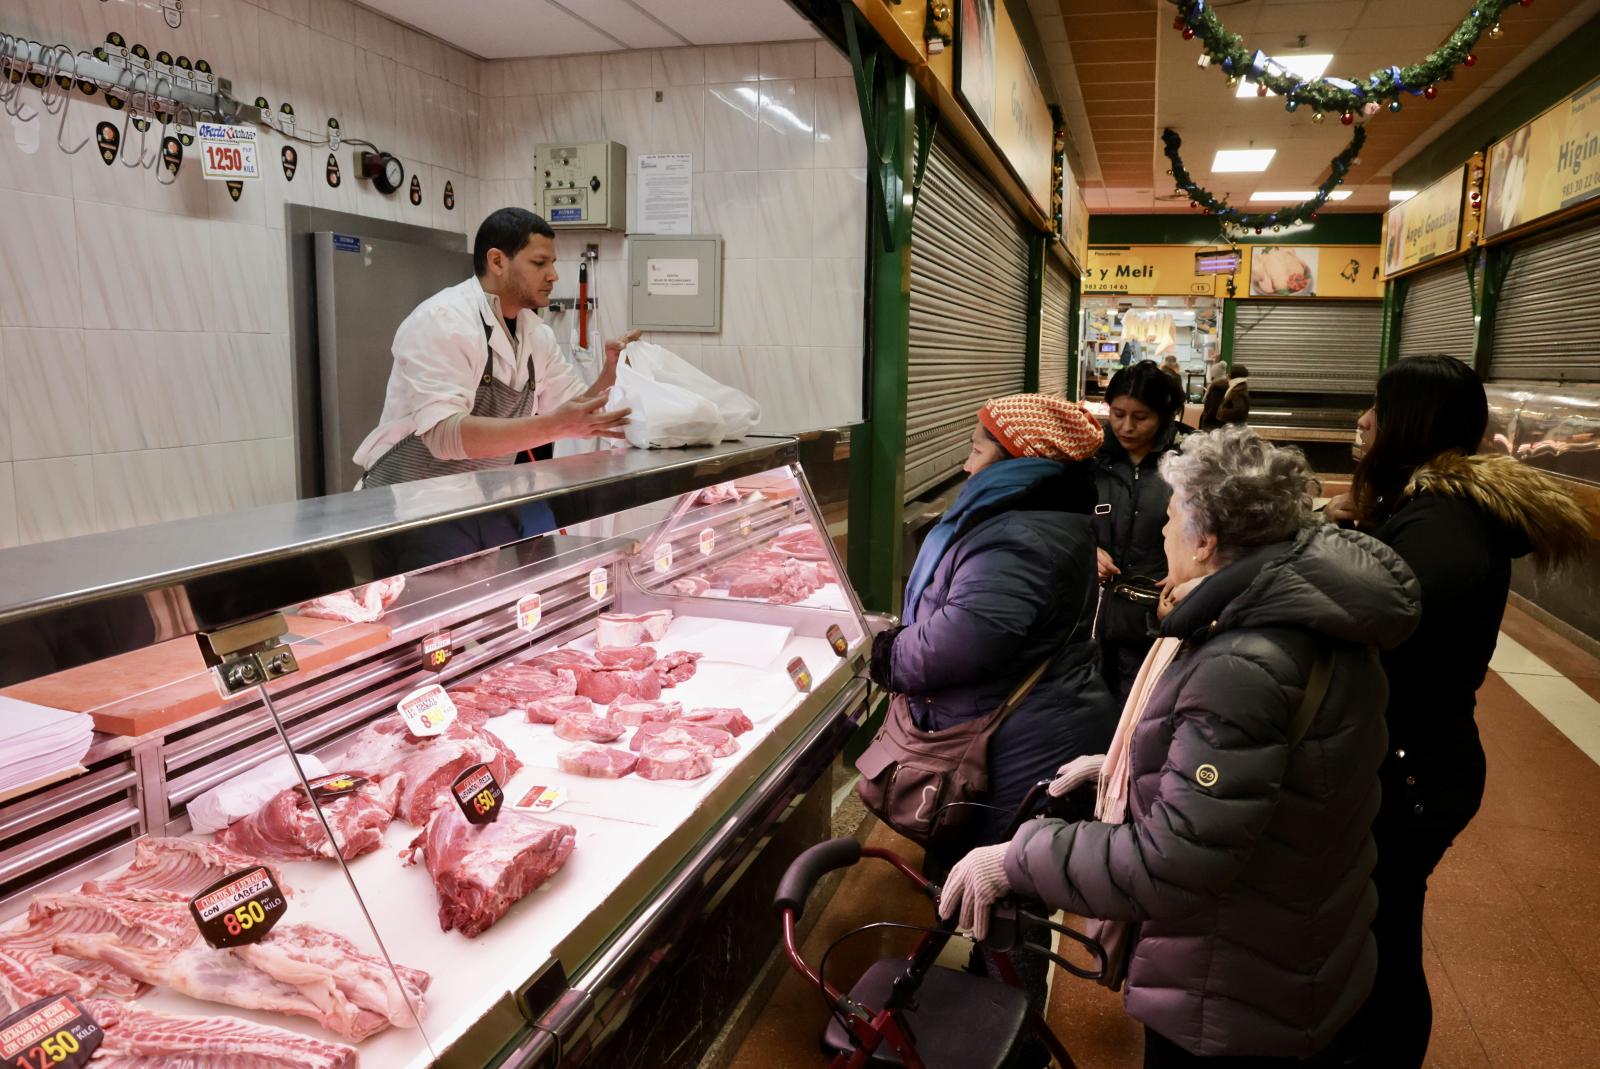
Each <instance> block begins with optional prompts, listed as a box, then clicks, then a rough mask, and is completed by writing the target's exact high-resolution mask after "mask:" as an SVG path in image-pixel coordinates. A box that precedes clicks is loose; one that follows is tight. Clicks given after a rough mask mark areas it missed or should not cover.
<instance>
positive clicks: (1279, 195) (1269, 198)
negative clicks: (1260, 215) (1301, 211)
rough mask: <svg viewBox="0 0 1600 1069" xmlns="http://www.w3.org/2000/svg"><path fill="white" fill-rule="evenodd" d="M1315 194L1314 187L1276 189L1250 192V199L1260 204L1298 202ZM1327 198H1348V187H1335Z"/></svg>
mask: <svg viewBox="0 0 1600 1069" xmlns="http://www.w3.org/2000/svg"><path fill="white" fill-rule="evenodd" d="M1316 195H1317V191H1316V190H1314V189H1291V190H1287V191H1284V190H1278V191H1275V192H1257V193H1252V194H1250V199H1251V200H1253V201H1256V202H1258V203H1262V204H1298V203H1299V202H1301V201H1303V200H1310V199H1311V198H1312V197H1314V196H1316ZM1328 199H1329V200H1349V199H1350V191H1349V190H1348V189H1336V190H1334V191H1333V192H1332V193H1329V194H1328Z"/></svg>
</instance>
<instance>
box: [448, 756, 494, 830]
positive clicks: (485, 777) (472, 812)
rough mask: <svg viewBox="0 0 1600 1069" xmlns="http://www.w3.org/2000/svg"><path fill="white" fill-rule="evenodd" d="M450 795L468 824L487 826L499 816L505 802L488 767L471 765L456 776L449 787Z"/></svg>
mask: <svg viewBox="0 0 1600 1069" xmlns="http://www.w3.org/2000/svg"><path fill="white" fill-rule="evenodd" d="M450 794H451V795H452V796H453V797H454V798H455V800H456V805H458V806H460V807H461V814H462V815H463V816H465V817H466V818H467V822H468V823H469V824H487V823H489V822H490V821H491V820H494V819H495V818H496V817H498V816H499V815H500V805H501V803H502V802H504V801H505V794H504V792H502V791H501V790H500V784H499V783H498V782H496V781H495V778H494V773H493V772H490V771H489V766H488V765H473V766H472V767H471V768H469V769H467V770H466V771H465V772H463V773H461V775H459V776H457V777H456V781H455V783H453V784H451V785H450Z"/></svg>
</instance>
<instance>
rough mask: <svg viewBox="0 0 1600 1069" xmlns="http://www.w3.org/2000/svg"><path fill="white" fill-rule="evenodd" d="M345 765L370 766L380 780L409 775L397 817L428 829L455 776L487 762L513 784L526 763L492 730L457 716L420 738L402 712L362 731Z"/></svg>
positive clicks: (499, 778)
mask: <svg viewBox="0 0 1600 1069" xmlns="http://www.w3.org/2000/svg"><path fill="white" fill-rule="evenodd" d="M342 763H343V764H344V765H345V766H346V767H348V768H364V769H367V770H368V771H369V772H370V773H371V774H372V775H374V776H376V777H378V778H379V779H387V778H388V777H390V776H392V775H395V774H396V773H399V774H401V775H403V776H404V777H405V779H404V787H403V788H402V789H401V792H400V805H399V808H398V810H397V811H396V815H397V816H399V818H400V819H401V820H404V821H405V822H406V823H407V824H411V825H414V826H415V827H418V828H420V827H422V826H423V825H424V824H426V823H427V822H428V814H430V813H432V812H433V810H434V808H435V807H436V806H438V805H440V804H441V803H443V802H444V801H445V800H446V799H447V798H448V797H449V793H450V784H451V783H453V782H454V781H455V778H456V777H457V776H459V775H460V774H461V773H463V772H465V771H466V770H467V769H469V768H471V767H472V766H473V765H476V764H487V765H488V766H489V769H490V771H491V772H493V773H494V778H495V780H496V781H497V782H499V783H502V784H504V783H509V782H511V777H512V776H513V775H514V774H515V773H516V771H517V770H518V769H520V768H521V767H522V762H521V761H519V760H517V756H516V755H515V754H513V753H512V752H511V751H510V750H509V749H507V748H506V744H505V743H504V742H502V741H500V737H499V736H498V735H496V734H495V733H494V732H492V731H490V730H488V729H487V728H481V727H473V726H472V725H471V724H467V723H464V722H462V721H460V720H457V721H456V722H455V723H453V724H451V725H450V726H449V727H448V728H446V729H445V730H444V732H443V733H442V734H439V735H434V736H431V737H428V738H420V739H419V738H417V737H416V736H414V735H412V734H411V733H410V732H408V731H407V730H406V726H405V722H404V721H403V720H401V719H400V718H399V717H398V716H387V717H384V718H383V719H382V720H377V721H374V722H373V723H371V724H368V725H367V726H366V727H364V728H362V729H361V730H360V731H359V732H357V733H356V736H355V738H354V740H353V741H352V743H351V745H350V748H349V749H348V750H346V751H345V755H344V757H343V759H342Z"/></svg>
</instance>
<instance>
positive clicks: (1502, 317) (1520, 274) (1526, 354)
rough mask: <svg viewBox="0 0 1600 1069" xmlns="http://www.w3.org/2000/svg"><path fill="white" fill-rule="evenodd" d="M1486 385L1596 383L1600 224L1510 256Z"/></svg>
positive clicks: (1599, 333)
mask: <svg viewBox="0 0 1600 1069" xmlns="http://www.w3.org/2000/svg"><path fill="white" fill-rule="evenodd" d="M1489 378H1490V379H1491V380H1494V379H1523V380H1531V381H1535V382H1600V223H1596V222H1594V221H1593V220H1590V221H1589V222H1588V223H1587V224H1585V225H1583V226H1580V227H1577V228H1574V229H1571V230H1567V231H1564V232H1562V233H1559V234H1552V235H1550V236H1549V237H1544V238H1540V239H1538V240H1536V241H1529V242H1526V243H1523V244H1519V245H1517V246H1516V247H1515V248H1514V249H1513V251H1512V253H1511V264H1510V267H1509V269H1508V270H1507V271H1506V280H1505V284H1504V285H1502V286H1501V287H1500V300H1499V302H1498V303H1497V305H1496V307H1495V312H1494V340H1493V342H1492V347H1491V350H1490V356H1489Z"/></svg>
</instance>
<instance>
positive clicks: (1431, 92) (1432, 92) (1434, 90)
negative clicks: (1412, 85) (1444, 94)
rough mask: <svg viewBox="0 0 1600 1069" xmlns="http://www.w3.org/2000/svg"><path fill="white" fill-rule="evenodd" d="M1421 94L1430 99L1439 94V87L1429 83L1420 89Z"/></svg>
mask: <svg viewBox="0 0 1600 1069" xmlns="http://www.w3.org/2000/svg"><path fill="white" fill-rule="evenodd" d="M1422 95H1423V96H1425V97H1427V98H1428V99H1429V100H1432V99H1433V98H1434V97H1436V96H1438V95H1439V87H1438V86H1436V85H1430V86H1428V87H1427V88H1426V89H1424V90H1423V91H1422Z"/></svg>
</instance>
